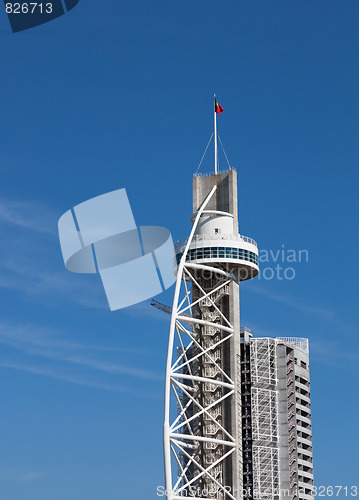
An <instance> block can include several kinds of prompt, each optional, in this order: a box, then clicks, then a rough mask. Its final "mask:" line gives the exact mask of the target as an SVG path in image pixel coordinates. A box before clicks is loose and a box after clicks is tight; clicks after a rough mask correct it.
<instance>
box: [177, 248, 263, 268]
mask: <svg viewBox="0 0 359 500" xmlns="http://www.w3.org/2000/svg"><path fill="white" fill-rule="evenodd" d="M182 255H183V253H178V254H177V255H176V261H177V265H178V264H179V262H180V260H181V257H182ZM199 259H218V260H221V259H239V260H247V261H248V262H252V263H253V264H255V265H257V266H258V255H256V254H255V253H254V252H250V251H249V250H244V249H243V248H232V247H204V248H191V249H190V250H189V251H188V254H187V258H186V261H187V262H190V261H192V260H199Z"/></svg>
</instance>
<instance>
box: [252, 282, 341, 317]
mask: <svg viewBox="0 0 359 500" xmlns="http://www.w3.org/2000/svg"><path fill="white" fill-rule="evenodd" d="M251 285H252V286H250V287H248V289H249V290H251V291H252V292H255V293H258V294H261V295H264V296H265V297H268V298H269V299H271V300H274V301H276V302H280V303H282V304H286V305H288V306H290V307H293V308H294V309H298V310H299V311H302V312H305V313H308V314H313V315H316V316H319V317H321V318H323V319H331V318H333V317H334V313H333V311H332V310H331V309H327V308H325V307H320V306H313V305H311V304H306V303H304V302H301V301H300V300H298V299H296V298H294V297H291V296H290V295H283V294H278V293H275V292H272V291H270V290H267V289H266V288H265V287H259V286H255V285H253V284H251Z"/></svg>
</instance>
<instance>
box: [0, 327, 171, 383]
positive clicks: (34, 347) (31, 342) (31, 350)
mask: <svg viewBox="0 0 359 500" xmlns="http://www.w3.org/2000/svg"><path fill="white" fill-rule="evenodd" d="M46 334H47V337H49V338H46V336H45V335H46ZM46 334H44V332H43V331H42V330H41V329H37V328H33V327H11V326H9V325H5V324H0V343H2V344H5V345H8V346H11V347H12V348H14V349H17V350H19V351H22V352H25V353H26V354H28V355H30V356H37V357H39V358H45V359H47V360H53V361H59V362H64V363H67V364H71V365H76V366H80V367H83V368H87V369H90V370H95V371H100V372H104V373H107V374H110V375H127V376H130V377H136V378H140V379H146V380H162V378H163V377H162V375H161V374H160V373H156V372H153V371H149V370H144V369H140V368H133V367H131V366H127V365H123V364H120V363H113V362H111V361H108V360H100V359H96V358H94V357H91V356H88V355H86V354H83V352H86V351H88V347H87V346H86V344H81V343H74V342H71V341H61V340H59V339H58V338H56V337H55V339H54V338H51V336H50V334H49V330H46ZM95 349H96V350H97V351H101V350H102V351H103V349H102V348H101V346H99V347H98V348H96V346H91V347H90V350H95ZM79 350H81V351H82V353H80V354H79ZM108 350H111V348H108V347H106V348H105V352H106V351H108ZM118 350H119V349H117V351H118ZM123 352H126V353H128V352H132V353H133V355H134V357H135V354H144V351H136V350H129V349H123ZM146 354H147V353H146Z"/></svg>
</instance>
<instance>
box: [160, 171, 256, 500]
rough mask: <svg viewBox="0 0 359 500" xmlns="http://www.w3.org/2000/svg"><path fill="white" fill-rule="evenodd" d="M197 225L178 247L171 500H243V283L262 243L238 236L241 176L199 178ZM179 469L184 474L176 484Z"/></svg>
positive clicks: (168, 429) (169, 389)
mask: <svg viewBox="0 0 359 500" xmlns="http://www.w3.org/2000/svg"><path fill="white" fill-rule="evenodd" d="M192 221H193V227H192V231H191V235H190V237H189V239H188V240H187V241H183V242H178V243H177V245H176V257H177V266H178V267H177V283H176V290H175V297H174V304H173V312H172V318H171V327H170V342H169V352H168V360H167V377H166V405H165V406H166V415H165V431H164V436H165V439H164V444H165V462H166V488H167V490H168V498H169V499H175V498H180V497H181V496H183V495H190V493H191V492H192V493H193V492H196V496H197V497H199V498H218V499H221V498H232V499H238V498H242V490H243V484H242V483H243V450H242V408H241V406H242V401H241V363H240V344H241V341H240V326H239V283H240V282H241V281H245V280H248V279H250V278H253V277H254V276H256V275H257V274H258V270H259V269H258V248H257V244H256V242H255V241H254V240H252V239H251V238H248V237H245V236H242V235H239V234H238V218H237V174H236V172H235V170H229V171H228V172H225V173H220V174H215V175H209V176H201V177H199V176H195V177H194V179H193V215H192ZM181 287H182V291H183V296H182V297H181ZM171 393H172V396H173V397H174V403H175V406H176V408H177V409H178V412H176V413H171ZM171 421H172V424H170V422H171ZM171 453H172V459H171ZM174 464H176V465H177V466H178V468H179V471H180V473H179V477H178V479H177V481H174V482H173V478H172V469H173V465H174Z"/></svg>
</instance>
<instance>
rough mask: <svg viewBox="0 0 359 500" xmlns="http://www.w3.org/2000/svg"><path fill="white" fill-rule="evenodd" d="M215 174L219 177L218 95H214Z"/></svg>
mask: <svg viewBox="0 0 359 500" xmlns="http://www.w3.org/2000/svg"><path fill="white" fill-rule="evenodd" d="M213 109H214V111H213V112H214V132H213V133H214V173H215V175H217V165H218V149H217V112H216V94H214V108H213Z"/></svg>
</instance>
